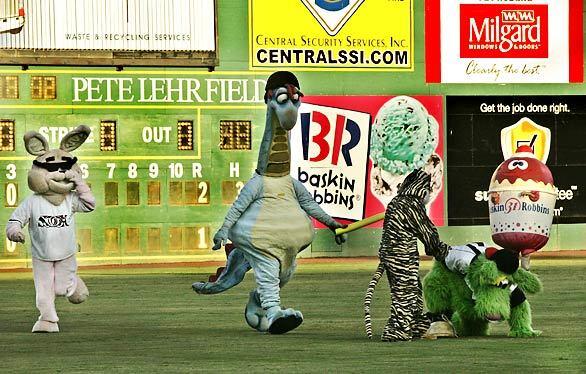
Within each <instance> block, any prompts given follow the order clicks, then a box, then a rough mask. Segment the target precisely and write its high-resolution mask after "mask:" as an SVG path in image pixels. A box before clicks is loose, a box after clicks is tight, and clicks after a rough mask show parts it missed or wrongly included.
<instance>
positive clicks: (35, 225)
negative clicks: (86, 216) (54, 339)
mask: <svg viewBox="0 0 586 374" xmlns="http://www.w3.org/2000/svg"><path fill="white" fill-rule="evenodd" d="M90 131H91V130H90V129H89V127H87V126H83V125H82V126H79V127H77V128H76V129H74V130H73V131H71V132H69V133H68V134H67V135H65V137H64V138H63V140H62V141H61V145H60V147H59V149H49V144H48V142H47V140H46V139H45V138H44V137H43V136H42V135H41V134H39V133H38V132H34V131H29V132H27V133H26V134H25V135H24V144H25V147H26V150H27V151H28V153H30V154H31V155H33V156H36V157H37V158H36V159H35V160H34V161H33V165H32V167H31V169H30V171H29V173H28V185H29V188H30V189H31V190H32V191H33V192H34V194H32V195H30V196H28V197H27V198H26V199H25V200H24V201H23V202H22V203H21V204H20V205H19V206H18V207H17V208H16V209H15V210H14V212H13V213H12V215H11V216H10V219H9V220H8V224H7V225H6V236H7V237H8V239H10V240H11V241H13V242H19V243H24V241H25V236H24V233H23V228H24V226H26V225H27V224H28V231H29V236H30V241H31V252H32V264H33V276H34V281H35V290H36V304H37V308H38V309H39V312H40V316H39V319H38V321H37V322H36V323H35V324H34V326H33V329H32V332H59V325H58V324H57V322H58V321H59V317H58V316H57V311H56V310H55V296H56V295H57V296H66V297H67V299H68V300H69V301H70V302H72V303H74V304H79V303H82V302H83V301H85V300H86V298H87V297H88V295H89V292H88V289H87V287H86V285H85V284H84V282H83V281H82V280H81V278H79V276H78V275H77V262H76V258H75V252H76V251H77V242H76V238H75V221H74V219H73V214H74V213H76V212H91V211H92V210H94V208H95V205H96V202H95V198H94V196H93V195H92V192H91V190H90V188H89V187H88V185H87V184H85V182H84V181H83V180H82V177H81V169H80V167H79V165H77V157H74V156H72V155H71V154H70V153H69V152H71V151H73V150H75V149H77V148H78V147H79V146H81V145H82V144H83V143H84V142H85V140H86V139H87V137H88V136H89V134H90Z"/></svg>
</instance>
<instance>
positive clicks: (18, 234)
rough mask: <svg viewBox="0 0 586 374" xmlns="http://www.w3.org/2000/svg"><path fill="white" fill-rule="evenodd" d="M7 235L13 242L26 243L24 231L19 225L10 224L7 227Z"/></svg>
mask: <svg viewBox="0 0 586 374" xmlns="http://www.w3.org/2000/svg"><path fill="white" fill-rule="evenodd" d="M6 237H7V238H8V239H9V240H10V241H13V242H16V243H23V244H24V233H23V232H22V230H21V229H20V227H19V225H18V224H16V225H8V226H7V227H6Z"/></svg>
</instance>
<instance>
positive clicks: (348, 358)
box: [0, 259, 586, 374]
mask: <svg viewBox="0 0 586 374" xmlns="http://www.w3.org/2000/svg"><path fill="white" fill-rule="evenodd" d="M375 267H376V263H375V262H359V263H355V264H354V263H343V264H303V265H300V269H299V271H298V274H296V276H295V278H294V279H293V280H292V281H291V283H290V284H289V285H288V286H287V287H286V288H285V289H284V290H283V292H282V299H283V303H284V305H285V306H291V307H296V308H298V309H300V310H301V311H302V312H303V314H304V316H305V322H304V323H303V325H301V326H300V327H299V328H298V329H297V330H295V331H293V332H291V333H288V334H285V335H281V336H271V335H265V334H259V333H256V332H255V331H253V330H252V329H250V328H249V327H248V326H247V325H246V324H245V322H244V318H243V309H244V305H245V304H246V301H247V298H248V292H249V290H250V289H251V288H252V287H253V280H252V277H251V276H247V278H246V280H245V281H244V282H243V284H241V285H240V286H238V287H236V288H234V289H232V290H230V291H228V292H226V293H224V294H221V295H215V296H199V295H196V294H195V293H194V292H193V291H191V283H192V282H193V281H195V280H201V279H203V278H205V277H207V274H208V273H209V272H210V271H211V270H212V269H210V268H176V269H127V270H121V269H108V270H92V271H82V272H81V274H82V276H83V278H84V279H85V281H86V283H87V284H88V287H89V288H90V292H91V299H89V300H88V301H87V302H86V303H84V304H81V305H72V304H69V303H68V302H67V301H66V300H59V301H58V305H57V307H58V311H59V312H60V317H61V322H60V327H61V331H62V332H61V333H60V334H31V333H30V332H29V331H30V329H31V327H32V325H33V323H34V321H35V319H36V316H37V311H36V309H35V307H34V286H33V282H32V279H31V275H30V273H0V300H2V301H1V306H0V372H2V373H5V372H23V373H33V372H34V373H41V372H50V373H54V372H79V373H88V372H105V373H112V372H116V373H120V372H125V373H147V372H148V373H150V372H157V373H162V372H198V371H230V372H236V371H238V372H242V373H246V372H257V371H258V372H263V371H264V372H266V371H269V370H270V371H280V372H283V373H289V372H369V373H374V372H427V373H442V374H443V373H459V372H501V373H520V372H564V373H566V372H584V371H585V370H586V358H585V357H586V353H585V352H586V351H585V349H586V343H585V341H586V329H585V327H584V326H585V322H584V316H585V315H586V314H585V313H584V311H585V309H586V287H585V286H586V282H585V278H586V275H585V274H586V260H583V259H579V260H571V261H570V260H535V261H534V262H533V270H534V272H535V273H537V274H538V275H539V276H540V277H541V279H542V281H543V283H544V285H545V290H544V292H543V293H542V294H539V295H535V296H530V298H529V300H530V302H531V304H532V306H533V318H534V327H535V328H537V329H541V330H543V336H541V337H539V338H535V339H512V338H508V337H507V336H506V333H507V327H506V325H504V324H497V325H494V326H493V331H492V332H493V335H492V336H491V337H486V338H467V339H451V340H438V341H413V342H405V343H382V342H380V340H378V338H377V339H376V340H373V341H369V340H368V339H367V338H366V337H365V334H364V328H363V322H362V318H363V311H362V302H363V300H362V298H363V295H364V292H365V290H366V286H367V284H368V281H369V279H370V276H371V272H372V271H373V270H374V268H375ZM428 269H429V262H426V263H424V264H423V266H422V273H425V272H426V271H427V270H428ZM388 305H389V291H388V288H387V284H386V281H384V282H382V283H380V284H379V288H378V289H377V293H376V298H375V300H374V310H373V317H374V326H375V330H376V331H377V333H380V331H381V330H382V326H383V324H384V322H385V320H386V318H387V316H388V314H387V313H388V311H387V308H388Z"/></svg>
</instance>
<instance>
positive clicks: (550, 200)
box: [488, 146, 556, 256]
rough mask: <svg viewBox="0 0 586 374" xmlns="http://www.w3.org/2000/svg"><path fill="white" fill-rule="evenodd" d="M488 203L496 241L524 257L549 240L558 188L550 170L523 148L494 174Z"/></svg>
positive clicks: (493, 235)
mask: <svg viewBox="0 0 586 374" xmlns="http://www.w3.org/2000/svg"><path fill="white" fill-rule="evenodd" d="M489 192H490V199H489V201H488V208H489V216H490V228H491V231H492V240H493V241H494V242H495V243H496V244H498V245H500V246H502V247H503V248H506V249H509V250H512V251H516V252H518V253H520V254H521V255H523V256H526V255H528V254H530V253H532V252H535V251H537V250H539V249H541V248H542V247H543V246H545V244H547V241H548V240H549V234H550V229H551V223H552V219H553V213H554V207H555V202H556V188H555V186H554V183H553V177H552V175H551V172H550V170H549V168H548V167H547V166H546V165H545V164H544V163H542V162H541V161H539V160H538V159H537V158H536V157H535V155H534V154H533V151H532V149H531V147H529V146H521V147H519V148H518V149H517V151H516V152H515V153H514V154H513V155H512V156H511V157H510V158H509V159H507V160H505V161H503V162H502V163H501V164H500V165H499V167H498V168H497V169H496V171H495V172H494V174H493V176H492V179H491V181H490V188H489Z"/></svg>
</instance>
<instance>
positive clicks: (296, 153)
mask: <svg viewBox="0 0 586 374" xmlns="http://www.w3.org/2000/svg"><path fill="white" fill-rule="evenodd" d="M442 118H443V115H442V98H441V97H440V96H413V97H410V96H306V97H304V98H303V104H302V105H301V107H300V110H299V118H298V122H297V125H296V126H295V127H294V128H293V130H292V131H291V175H292V176H293V177H294V178H296V179H298V180H299V181H301V182H302V183H303V184H304V186H305V187H306V188H307V190H308V191H309V192H310V193H311V194H312V196H313V197H314V198H315V200H316V201H317V202H318V203H319V204H320V206H321V207H322V208H323V209H324V210H325V211H326V212H327V213H328V214H330V215H332V216H333V217H336V218H339V219H343V220H348V221H355V220H360V219H363V218H366V217H370V216H373V215H375V214H378V213H381V212H384V210H385V209H386V206H387V204H388V203H389V201H390V200H391V199H392V198H393V197H395V196H396V194H397V188H398V186H399V184H400V183H401V182H402V181H403V179H404V178H405V177H406V176H407V174H409V173H410V172H411V171H412V170H413V169H415V168H422V169H424V170H425V171H427V172H428V173H430V174H431V175H432V201H431V203H430V204H429V205H428V212H429V215H430V217H431V219H432V220H433V221H434V223H435V224H436V225H439V226H441V225H443V224H444V199H443V184H442V180H443V137H442V134H443V126H442ZM387 133H393V137H386V134H387ZM409 139H414V140H415V141H407V140H409ZM372 226H373V227H381V226H382V221H381V222H378V223H376V224H373V225H372Z"/></svg>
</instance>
